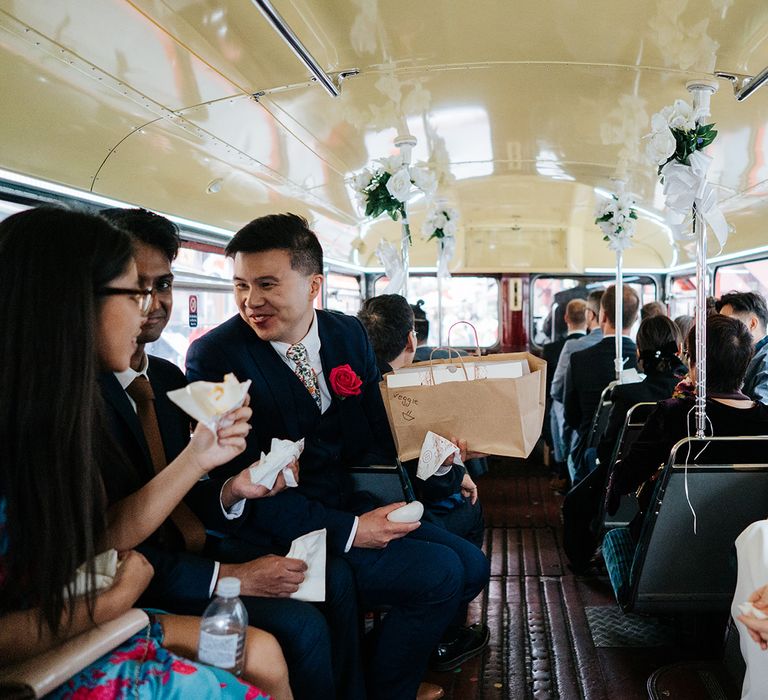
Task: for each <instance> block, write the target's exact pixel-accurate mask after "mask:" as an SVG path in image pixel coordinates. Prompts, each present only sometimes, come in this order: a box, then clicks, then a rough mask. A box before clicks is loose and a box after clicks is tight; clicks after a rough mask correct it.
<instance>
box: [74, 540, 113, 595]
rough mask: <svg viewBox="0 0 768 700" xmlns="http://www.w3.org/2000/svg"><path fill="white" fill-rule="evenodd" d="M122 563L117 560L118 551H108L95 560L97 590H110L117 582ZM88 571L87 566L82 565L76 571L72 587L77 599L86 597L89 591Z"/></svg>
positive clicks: (97, 556) (98, 555)
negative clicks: (118, 570)
mask: <svg viewBox="0 0 768 700" xmlns="http://www.w3.org/2000/svg"><path fill="white" fill-rule="evenodd" d="M119 564H120V562H119V561H118V560H117V550H116V549H108V550H107V551H106V552H102V553H101V554H97V555H96V556H95V557H94V558H93V570H94V574H95V576H94V582H95V584H96V588H95V590H97V591H103V590H104V589H106V588H109V587H110V586H111V585H112V584H113V583H114V582H115V576H117V567H118V566H119ZM89 583H90V581H89V580H88V570H87V567H86V565H85V564H81V565H80V566H78V567H77V569H75V579H74V581H73V586H72V597H73V598H76V597H78V596H81V595H85V594H86V593H87V592H88V590H89V587H90V586H89Z"/></svg>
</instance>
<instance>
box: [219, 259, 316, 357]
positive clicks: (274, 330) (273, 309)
mask: <svg viewBox="0 0 768 700" xmlns="http://www.w3.org/2000/svg"><path fill="white" fill-rule="evenodd" d="M322 282H323V276H322V275H318V274H306V273H304V272H301V271H300V270H294V269H293V268H292V267H291V255H290V253H289V251H287V250H281V249H275V250H266V251H263V252H260V253H237V254H235V265H234V284H235V301H236V302H237V308H238V309H239V311H240V316H241V317H242V318H243V320H244V321H245V322H246V323H247V324H248V325H249V326H250V327H251V328H253V330H254V331H255V332H256V335H258V336H259V338H261V339H262V340H266V341H278V342H283V343H291V344H293V343H298V342H299V341H300V340H301V339H302V338H303V337H304V336H305V335H306V334H307V331H308V330H309V327H310V325H311V324H312V317H313V316H312V315H313V311H312V304H313V302H314V300H315V298H316V297H317V295H318V294H319V292H320V289H321V286H322Z"/></svg>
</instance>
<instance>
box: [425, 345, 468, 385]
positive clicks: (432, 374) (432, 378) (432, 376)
mask: <svg viewBox="0 0 768 700" xmlns="http://www.w3.org/2000/svg"><path fill="white" fill-rule="evenodd" d="M438 350H447V351H448V359H449V360H452V359H453V357H452V356H451V353H452V352H455V353H456V359H457V360H458V361H459V365H460V366H461V369H462V371H463V372H464V379H466V380H467V381H469V375H468V374H467V368H466V367H465V366H464V358H463V357H462V356H461V355H460V354H459V351H458V350H456V348H452V347H451V346H450V345H449V346H448V347H442V348H432V352H430V353H429V377H430V383H431V384H432V386H434V384H435V370H434V367H435V363H434V361H433V357H432V356H433V355H434V354H435V353H436V352H437V351H438ZM451 364H453V362H451Z"/></svg>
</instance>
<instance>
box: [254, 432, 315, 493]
mask: <svg viewBox="0 0 768 700" xmlns="http://www.w3.org/2000/svg"><path fill="white" fill-rule="evenodd" d="M303 451H304V438H301V440H297V441H296V442H293V441H292V440H279V439H278V438H272V444H271V445H270V448H269V454H266V455H265V454H264V453H263V452H262V453H261V459H260V460H259V462H258V464H255V465H254V466H252V467H251V468H250V469H249V470H248V472H249V474H250V476H251V483H252V484H261V485H262V486H266V488H268V489H269V490H270V491H271V490H272V488H273V487H274V485H275V481H276V480H277V475H278V474H279V473H280V472H283V476H284V477H285V485H286V486H288V487H289V488H291V487H294V486H298V484H297V483H296V479H295V478H294V476H293V472H292V471H291V469H290V468H289V466H288V465H290V464H291V463H292V462H293V461H294V460H297V459H298V458H299V456H300V455H301V453H302V452H303Z"/></svg>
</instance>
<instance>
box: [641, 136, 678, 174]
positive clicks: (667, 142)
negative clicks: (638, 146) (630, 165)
mask: <svg viewBox="0 0 768 700" xmlns="http://www.w3.org/2000/svg"><path fill="white" fill-rule="evenodd" d="M676 147H677V142H676V141H675V137H674V136H673V135H672V132H671V131H670V130H669V129H666V130H665V131H659V132H657V133H655V134H651V135H650V137H649V138H648V143H647V145H646V147H645V153H646V155H647V156H648V160H651V161H653V162H654V163H658V164H659V165H663V164H664V163H666V162H667V160H668V159H669V157H670V156H671V155H672V154H673V153H674V152H675V148H676Z"/></svg>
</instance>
